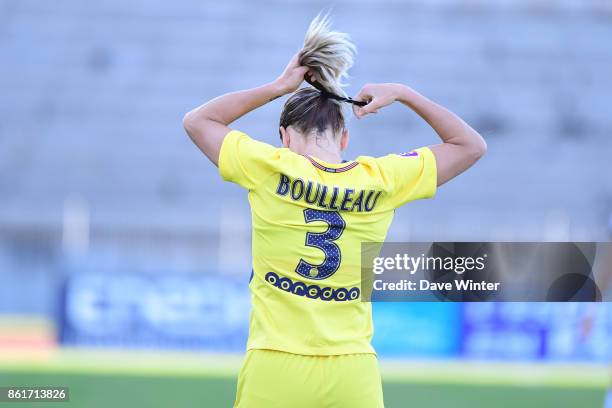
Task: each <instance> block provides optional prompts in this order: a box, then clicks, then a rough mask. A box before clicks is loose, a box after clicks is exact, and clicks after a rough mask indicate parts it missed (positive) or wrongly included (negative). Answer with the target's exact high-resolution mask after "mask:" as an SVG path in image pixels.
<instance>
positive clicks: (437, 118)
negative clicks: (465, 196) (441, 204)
mask: <svg viewBox="0 0 612 408" xmlns="http://www.w3.org/2000/svg"><path fill="white" fill-rule="evenodd" d="M355 99H358V100H363V101H367V102H368V104H367V105H366V106H364V107H357V106H354V107H353V110H354V112H355V115H356V116H357V117H358V118H362V117H364V116H366V115H368V114H371V113H377V112H378V110H379V109H380V108H383V107H385V106H387V105H389V104H391V103H393V102H395V101H399V102H401V103H403V104H404V105H406V106H408V107H409V108H410V109H412V110H413V111H415V112H416V113H417V114H418V115H419V116H421V117H422V118H423V119H424V120H425V121H426V122H427V123H428V124H429V125H430V126H431V127H432V128H433V129H434V130H435V131H436V133H437V134H438V136H440V138H441V139H442V142H443V143H442V144H439V145H435V146H431V150H432V151H433V153H434V155H435V156H436V166H437V171H438V186H440V185H442V184H444V183H446V182H447V181H449V180H451V179H453V178H454V177H456V176H458V175H459V174H461V173H463V172H464V171H465V170H467V169H468V168H470V167H471V166H472V165H473V164H474V163H476V161H477V160H478V159H480V158H481V157H482V156H483V155H484V154H485V152H486V151H487V144H486V143H485V141H484V139H483V138H482V136H480V134H478V132H476V131H475V130H474V129H472V128H471V127H470V126H469V125H468V124H467V123H465V122H464V121H463V120H462V119H461V118H460V117H458V116H457V115H455V114H454V113H452V112H451V111H449V110H448V109H446V108H444V107H443V106H440V105H438V104H437V103H435V102H432V101H431V100H429V99H427V98H426V97H424V96H423V95H421V94H419V93H418V92H416V91H414V90H413V89H411V88H409V87H407V86H405V85H400V84H371V85H366V86H364V87H363V89H362V90H361V91H360V92H359V94H358V95H357V96H356V97H355Z"/></svg>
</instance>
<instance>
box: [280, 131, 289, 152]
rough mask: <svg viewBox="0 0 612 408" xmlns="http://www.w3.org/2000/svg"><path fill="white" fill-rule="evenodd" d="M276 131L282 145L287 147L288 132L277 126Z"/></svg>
mask: <svg viewBox="0 0 612 408" xmlns="http://www.w3.org/2000/svg"><path fill="white" fill-rule="evenodd" d="M278 131H279V132H280V137H281V141H282V142H283V147H289V132H287V129H285V128H284V127H282V126H281V127H279V128H278Z"/></svg>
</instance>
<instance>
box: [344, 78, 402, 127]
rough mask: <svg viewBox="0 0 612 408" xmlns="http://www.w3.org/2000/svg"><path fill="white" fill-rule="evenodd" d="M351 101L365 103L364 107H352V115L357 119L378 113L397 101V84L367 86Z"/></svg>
mask: <svg viewBox="0 0 612 408" xmlns="http://www.w3.org/2000/svg"><path fill="white" fill-rule="evenodd" d="M353 99H355V100H357V101H365V102H367V103H368V104H367V105H365V106H361V107H360V106H357V105H353V113H354V114H355V116H357V119H361V118H363V117H364V116H366V115H369V114H372V113H378V110H379V109H381V108H384V107H385V106H387V105H390V104H392V103H393V102H395V101H396V100H397V84H367V85H365V86H364V87H363V88H361V91H359V93H358V94H357V96H355V97H354V98H353Z"/></svg>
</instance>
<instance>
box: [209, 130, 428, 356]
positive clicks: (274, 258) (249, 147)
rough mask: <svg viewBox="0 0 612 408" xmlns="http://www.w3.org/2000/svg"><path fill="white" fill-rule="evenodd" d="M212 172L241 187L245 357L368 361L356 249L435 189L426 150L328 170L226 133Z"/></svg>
mask: <svg viewBox="0 0 612 408" xmlns="http://www.w3.org/2000/svg"><path fill="white" fill-rule="evenodd" d="M219 171H220V173H221V176H222V177H223V179H224V180H227V181H231V182H234V183H237V184H239V185H241V186H242V187H244V188H246V189H248V191H249V192H248V198H249V203H250V205H251V216H252V226H253V237H252V239H253V242H252V248H253V274H252V276H251V282H250V284H249V288H250V291H251V297H252V303H253V309H252V311H251V317H250V324H249V339H248V343H247V349H249V350H250V349H270V350H279V351H285V352H289V353H295V354H304V355H338V354H354V353H374V349H373V348H372V346H371V344H370V341H371V338H372V334H373V327H372V309H371V304H370V303H367V302H362V301H361V293H360V290H361V288H360V281H361V265H360V264H361V243H362V242H382V241H384V240H385V237H386V235H387V231H388V229H389V226H390V224H391V221H392V219H393V214H394V210H395V209H396V208H398V207H400V206H401V205H403V204H405V203H407V202H409V201H412V200H417V199H421V198H429V197H432V196H433V195H434V194H435V191H436V181H437V180H436V163H435V158H434V155H433V153H432V152H431V150H430V149H428V148H421V149H417V150H415V151H412V152H408V153H403V154H390V155H387V156H384V157H379V158H374V157H368V156H360V157H358V158H357V159H355V160H354V161H349V162H345V163H341V164H330V163H326V162H323V161H321V160H319V159H316V158H314V157H307V156H302V155H299V154H297V153H294V152H292V151H291V150H289V149H287V148H277V147H274V146H271V145H269V144H266V143H262V142H259V141H256V140H253V139H251V138H250V137H248V136H247V135H246V134H244V133H242V132H239V131H235V130H232V131H231V132H229V133H228V135H227V136H226V137H225V140H224V141H223V145H222V147H221V152H220V155H219Z"/></svg>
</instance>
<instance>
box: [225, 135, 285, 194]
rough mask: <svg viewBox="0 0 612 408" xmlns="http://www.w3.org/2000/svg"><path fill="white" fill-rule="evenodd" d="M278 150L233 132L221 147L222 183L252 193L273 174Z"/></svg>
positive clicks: (226, 137)
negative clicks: (229, 182) (230, 184)
mask: <svg viewBox="0 0 612 408" xmlns="http://www.w3.org/2000/svg"><path fill="white" fill-rule="evenodd" d="M279 150H280V149H278V148H276V147H274V146H271V145H269V144H267V143H263V142H259V141H257V140H254V139H251V138H250V137H249V136H247V135H246V134H245V133H243V132H240V131H237V130H231V131H230V132H229V133H228V134H227V135H226V136H225V139H223V143H222V144H221V151H220V152H219V173H220V174H221V177H222V178H223V180H226V181H231V182H232V183H236V184H238V185H240V186H242V187H244V188H247V189H249V190H253V189H255V187H257V186H258V185H259V184H261V182H262V181H264V180H265V179H266V178H267V177H269V176H270V175H272V173H273V172H274V161H275V160H277V159H278V157H279V153H278V152H279Z"/></svg>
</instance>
